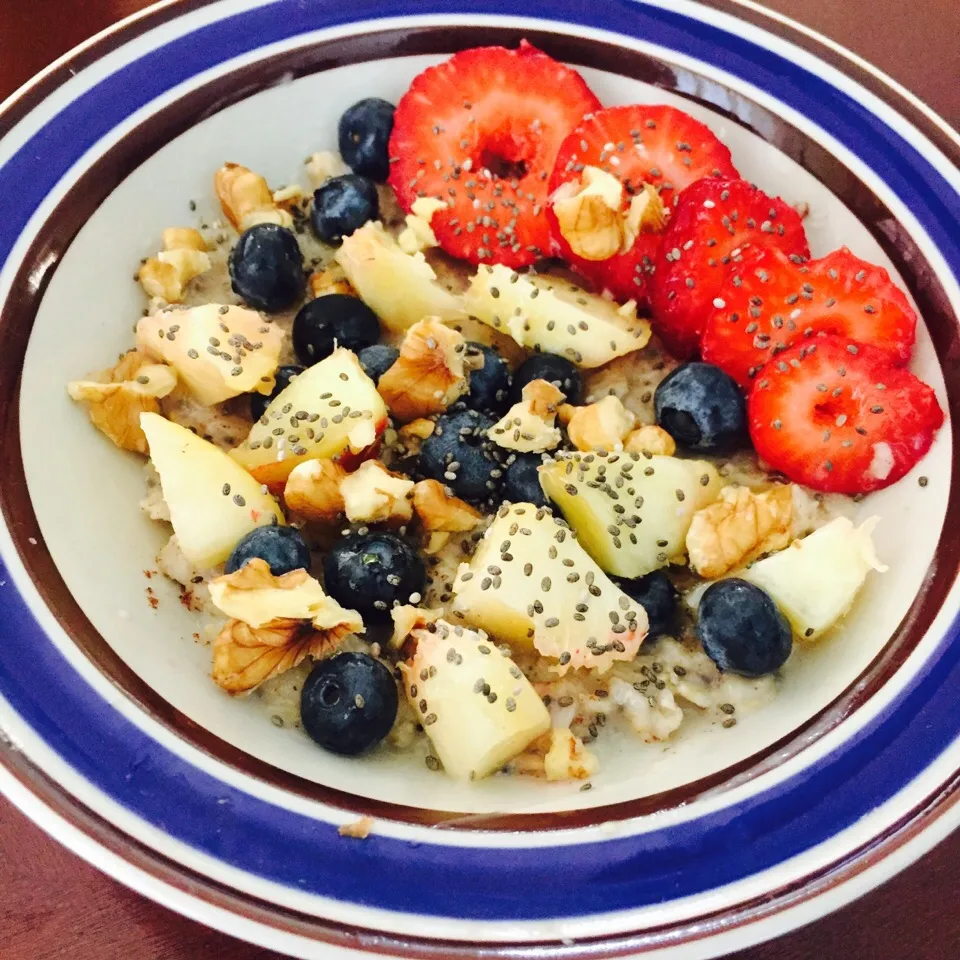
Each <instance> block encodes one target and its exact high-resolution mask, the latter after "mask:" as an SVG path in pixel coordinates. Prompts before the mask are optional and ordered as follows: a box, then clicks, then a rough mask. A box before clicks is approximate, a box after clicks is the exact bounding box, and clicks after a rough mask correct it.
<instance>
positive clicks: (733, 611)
mask: <svg viewBox="0 0 960 960" xmlns="http://www.w3.org/2000/svg"><path fill="white" fill-rule="evenodd" d="M697 636H698V637H699V638H700V642H701V643H702V644H703V649H704V650H705V651H706V653H707V656H708V657H709V658H710V659H711V660H712V661H713V662H714V663H715V664H716V665H717V666H718V667H719V668H720V669H721V670H729V671H730V672H731V673H739V674H741V675H743V676H745V677H759V676H762V675H763V674H765V673H773V672H774V670H778V669H779V668H780V667H782V666H783V665H784V663H786V661H787V657H789V656H790V650H791V648H792V646H793V635H792V633H791V631H790V624H789V623H787V620H786V618H785V617H784V615H783V614H782V613H781V612H780V611H779V610H778V609H777V605H776V604H775V603H774V602H773V600H771V599H770V597H769V596H768V595H767V594H766V593H765V592H764V591H763V590H761V589H760V588H759V587H756V586H754V585H753V584H752V583H748V582H747V581H746V580H740V579H739V578H737V577H731V578H730V579H729V580H718V581H717V582H716V583H712V584H711V585H710V586H709V587H707V589H706V591H705V592H704V594H703V597H702V598H701V600H700V608H699V610H698V611H697Z"/></svg>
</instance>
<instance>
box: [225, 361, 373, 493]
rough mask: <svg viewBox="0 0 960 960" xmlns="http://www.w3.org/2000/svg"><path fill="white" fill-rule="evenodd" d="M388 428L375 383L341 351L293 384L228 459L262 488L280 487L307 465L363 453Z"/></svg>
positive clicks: (274, 401)
mask: <svg viewBox="0 0 960 960" xmlns="http://www.w3.org/2000/svg"><path fill="white" fill-rule="evenodd" d="M386 424H387V408H386V406H385V405H384V403H383V399H382V398H381V397H380V394H379V393H377V388H376V387H375V386H374V383H373V381H372V380H371V379H370V378H369V377H368V376H367V375H366V374H365V373H364V372H363V370H361V369H360V364H359V362H358V361H357V358H356V355H355V354H353V353H351V352H350V351H349V350H343V349H340V350H336V351H335V352H334V353H332V354H330V356H329V357H327V358H326V360H321V361H320V363H317V364H314V365H313V366H312V367H310V368H308V369H307V370H306V371H305V372H304V373H301V374H300V376H298V377H297V378H296V379H294V380H291V381H290V385H289V386H288V387H287V388H286V390H284V391H282V392H281V393H280V394H279V395H278V396H277V397H275V398H274V399H273V400H272V401H271V402H270V405H269V406H268V407H267V409H266V412H265V413H264V414H263V416H262V417H261V418H260V419H259V420H258V421H257V422H256V423H255V424H254V425H253V429H252V430H251V431H250V435H249V436H248V437H247V439H246V440H245V441H244V442H243V443H242V444H241V445H240V446H239V447H237V448H236V449H235V450H231V451H230V455H231V456H232V457H233V458H234V459H235V460H236V461H237V462H238V463H240V464H242V465H243V466H244V467H246V468H247V469H248V470H249V471H250V472H251V473H252V474H253V475H254V477H256V478H257V480H258V481H259V482H260V483H267V484H270V483H281V482H282V481H283V480H286V478H287V476H289V474H290V471H291V470H292V469H293V468H294V467H295V466H296V465H297V464H298V463H303V461H304V460H311V459H316V458H322V457H330V458H332V457H337V456H339V457H341V458H343V457H344V456H346V455H348V454H361V453H363V452H364V451H366V450H367V449H368V448H370V447H372V446H373V444H374V443H375V442H376V441H377V439H378V438H379V436H380V434H381V433H382V432H383V430H384V428H385V427H386ZM278 430H279V431H280V432H279V433H277V432H276V431H278Z"/></svg>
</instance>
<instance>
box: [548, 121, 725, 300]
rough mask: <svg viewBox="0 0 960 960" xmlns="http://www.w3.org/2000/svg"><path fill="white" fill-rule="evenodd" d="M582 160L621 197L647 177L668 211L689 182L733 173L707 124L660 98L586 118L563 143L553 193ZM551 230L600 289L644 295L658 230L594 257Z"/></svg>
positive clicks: (635, 296) (580, 168)
mask: <svg viewBox="0 0 960 960" xmlns="http://www.w3.org/2000/svg"><path fill="white" fill-rule="evenodd" d="M585 167H596V168H598V169H600V170H602V171H604V172H606V173H608V174H611V175H612V176H614V177H616V178H617V179H618V180H619V181H620V182H621V183H622V184H623V187H624V194H625V196H624V202H625V203H629V202H630V200H631V198H632V197H633V196H634V195H639V194H641V193H642V192H643V189H644V184H647V183H649V184H652V185H653V186H654V187H656V188H657V189H658V190H659V195H660V200H661V201H662V203H663V205H664V206H665V207H666V208H667V209H668V210H669V209H670V208H672V207H673V205H674V202H675V199H676V195H677V193H679V191H681V190H683V189H684V188H685V187H687V186H688V185H689V184H691V183H693V182H694V181H696V180H699V179H701V178H702V177H711V176H723V177H731V176H733V177H735V176H736V175H737V171H736V170H735V169H734V166H733V164H732V163H731V160H730V151H729V150H728V149H727V148H726V147H725V146H724V145H723V144H722V143H721V142H720V141H719V140H718V139H717V138H716V137H715V136H714V135H713V133H711V131H710V130H709V129H708V128H707V127H705V126H704V125H703V124H702V123H700V122H699V121H698V120H694V119H693V117H691V116H690V115H689V114H686V113H684V112H683V111H682V110H677V109H676V108H675V107H669V106H665V105H662V104H634V105H632V106H620V107H607V108H606V109H604V110H599V111H597V112H595V113H594V114H593V115H592V116H588V117H586V118H584V120H583V122H582V123H581V124H580V125H579V126H578V127H577V128H576V129H575V130H574V131H573V132H572V133H570V135H569V136H568V137H567V138H566V139H565V140H564V141H563V145H562V146H561V147H560V152H559V154H558V155H557V162H556V164H555V165H554V168H553V174H552V176H551V178H550V194H551V196H553V195H554V193H555V192H556V191H557V190H558V189H559V188H560V187H561V186H562V185H563V184H564V183H568V182H570V181H571V180H577V179H579V177H580V173H581V171H583V169H584V168H585ZM551 216H552V214H551ZM554 224H556V220H555V219H554ZM554 236H555V238H556V240H557V242H558V244H559V247H560V253H561V255H562V256H563V257H564V259H566V260H568V262H570V263H571V264H572V265H573V266H574V267H575V268H576V269H577V270H578V271H579V272H580V273H582V274H583V276H585V277H586V278H587V279H588V280H590V281H591V282H592V283H593V284H594V285H595V286H596V287H597V288H598V289H600V290H602V289H604V288H606V289H608V290H609V291H610V292H611V293H612V294H613V295H614V296H615V297H617V298H619V299H623V300H630V299H636V300H640V301H644V300H646V299H647V296H648V288H649V280H650V274H651V273H652V272H653V269H654V263H655V258H656V256H657V251H658V249H659V248H660V241H661V235H660V234H659V233H658V232H642V233H640V234H639V235H638V236H637V237H636V239H635V241H634V243H633V245H632V246H631V247H630V249H629V250H627V251H626V252H624V253H617V254H614V256H612V257H609V258H607V259H604V260H594V261H592V260H587V259H585V258H583V257H578V256H577V255H576V254H575V253H574V252H573V251H572V249H571V248H570V245H569V243H568V242H567V241H566V240H565V239H564V237H563V235H562V233H561V232H560V230H559V229H556V228H555V229H554Z"/></svg>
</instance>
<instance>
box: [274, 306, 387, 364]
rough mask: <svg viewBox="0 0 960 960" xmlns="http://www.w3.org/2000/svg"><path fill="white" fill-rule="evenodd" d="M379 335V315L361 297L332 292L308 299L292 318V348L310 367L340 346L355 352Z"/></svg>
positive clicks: (370, 344) (376, 338)
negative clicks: (314, 298)
mask: <svg viewBox="0 0 960 960" xmlns="http://www.w3.org/2000/svg"><path fill="white" fill-rule="evenodd" d="M379 339H380V321H379V320H377V315H376V314H375V313H374V312H373V311H372V310H371V309H370V308H369V307H368V306H367V305H366V304H365V303H364V302H363V301H362V300H360V299H358V298H357V297H351V296H349V295H348V294H343V293H331V294H328V295H327V296H324V297H317V298H316V300H310V301H309V302H307V303H305V304H304V305H303V306H302V307H301V308H300V309H299V311H298V312H297V315H296V317H294V319H293V349H294V350H295V351H296V352H297V359H298V360H299V361H300V362H301V363H303V364H305V365H306V366H308V367H310V366H312V365H313V364H315V363H319V362H320V361H321V360H323V359H324V358H326V357H329V356H330V354H331V353H333V351H334V350H335V349H336V348H337V347H346V349H347V350H353V351H354V353H356V352H358V351H360V350H362V349H363V348H364V347H369V346H372V345H373V344H375V343H376V342H377V341H378V340H379Z"/></svg>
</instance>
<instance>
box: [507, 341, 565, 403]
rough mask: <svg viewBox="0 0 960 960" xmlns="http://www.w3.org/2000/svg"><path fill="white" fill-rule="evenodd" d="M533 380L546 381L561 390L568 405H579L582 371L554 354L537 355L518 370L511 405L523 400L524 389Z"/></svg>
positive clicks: (514, 376) (512, 388) (511, 392)
mask: <svg viewBox="0 0 960 960" xmlns="http://www.w3.org/2000/svg"><path fill="white" fill-rule="evenodd" d="M531 380H546V381H547V383H552V384H553V385H554V386H555V387H557V388H559V390H560V392H561V393H562V394H563V395H564V397H566V400H567V403H579V402H580V394H581V393H582V392H583V380H582V378H581V376H580V371H579V370H577V368H576V367H575V366H574V365H573V364H572V363H571V362H570V361H569V360H565V359H564V358H563V357H558V356H556V355H555V354H552V353H536V354H534V355H533V356H532V357H530V358H529V359H528V360H524V361H523V363H521V364H520V366H519V367H518V368H517V369H516V371H515V372H514V374H513V384H512V386H511V388H510V397H509V399H510V403H511V405H512V404H514V403H516V402H517V401H518V400H521V399H522V398H523V388H524V387H525V386H526V385H527V384H528V383H530V381H531Z"/></svg>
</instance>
